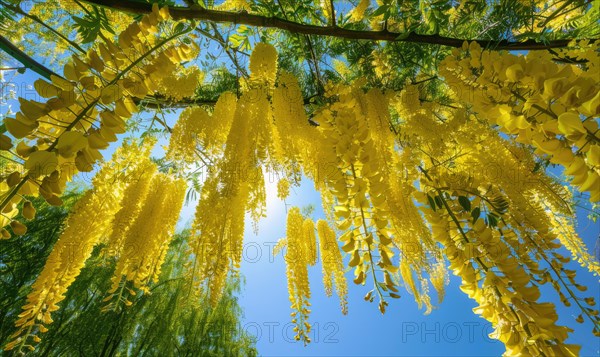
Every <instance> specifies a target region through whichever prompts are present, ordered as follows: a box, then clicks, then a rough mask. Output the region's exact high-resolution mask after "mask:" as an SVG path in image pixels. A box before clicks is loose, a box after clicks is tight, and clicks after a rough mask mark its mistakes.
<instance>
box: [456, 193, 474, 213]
mask: <svg viewBox="0 0 600 357" xmlns="http://www.w3.org/2000/svg"><path fill="white" fill-rule="evenodd" d="M458 203H460V205H461V207H462V208H463V209H464V210H465V211H470V210H471V201H469V199H468V198H467V197H465V196H459V197H458Z"/></svg>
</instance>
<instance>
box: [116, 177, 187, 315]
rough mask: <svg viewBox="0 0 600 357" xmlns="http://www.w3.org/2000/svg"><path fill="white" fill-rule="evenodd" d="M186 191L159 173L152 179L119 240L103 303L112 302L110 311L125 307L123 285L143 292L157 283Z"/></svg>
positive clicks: (183, 186)
mask: <svg viewBox="0 0 600 357" xmlns="http://www.w3.org/2000/svg"><path fill="white" fill-rule="evenodd" d="M138 182H139V181H138ZM186 188H187V186H186V184H185V181H184V180H182V179H172V178H170V177H169V175H167V174H163V173H157V174H155V175H153V176H152V179H151V180H150V183H149V189H148V193H147V195H146V197H145V200H144V201H143V204H142V205H141V208H140V209H139V214H138V215H137V217H136V218H135V220H134V221H133V222H130V227H129V229H128V232H127V236H126V237H125V239H124V240H123V247H122V254H121V255H120V256H119V260H118V262H117V267H116V268H115V274H114V277H113V279H112V287H111V289H110V290H109V294H110V295H109V296H108V297H107V299H106V300H107V301H108V300H113V302H112V304H111V305H109V306H111V307H112V308H114V307H116V306H118V304H119V303H121V302H122V301H124V302H125V304H126V305H128V304H129V302H128V300H127V299H126V297H125V296H124V287H125V285H126V282H127V281H131V282H132V283H133V286H134V287H135V288H138V289H141V290H142V291H145V292H147V291H148V290H147V285H148V284H149V283H150V282H151V281H157V280H158V273H159V272H160V266H161V265H162V263H163V260H164V257H165V253H166V248H167V247H168V245H169V242H170V241H171V238H172V237H173V233H174V230H175V225H176V223H177V220H178V218H179V212H180V211H181V207H182V206H183V199H184V196H185V190H186ZM125 198H127V197H125Z"/></svg>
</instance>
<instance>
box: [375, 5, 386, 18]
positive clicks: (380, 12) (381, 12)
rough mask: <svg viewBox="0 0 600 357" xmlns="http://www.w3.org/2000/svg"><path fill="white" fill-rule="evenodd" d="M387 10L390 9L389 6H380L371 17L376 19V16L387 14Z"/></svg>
mask: <svg viewBox="0 0 600 357" xmlns="http://www.w3.org/2000/svg"><path fill="white" fill-rule="evenodd" d="M389 9H390V5H381V6H380V7H378V8H377V10H375V11H374V12H373V14H372V16H373V17H376V16H380V15H384V14H387V13H388V10H389Z"/></svg>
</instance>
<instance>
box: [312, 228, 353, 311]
mask: <svg viewBox="0 0 600 357" xmlns="http://www.w3.org/2000/svg"><path fill="white" fill-rule="evenodd" d="M317 231H318V234H319V252H320V255H321V265H322V269H323V285H324V286H325V293H326V294H327V296H331V293H332V290H333V289H332V281H333V283H334V284H335V291H336V293H337V295H338V297H339V299H340V306H341V308H342V313H343V314H344V315H345V314H347V313H348V302H347V295H348V288H347V284H346V277H345V276H344V262H343V260H342V254H341V253H340V248H339V246H338V243H337V240H336V238H335V232H334V231H333V229H331V227H329V225H328V224H327V222H326V221H324V220H322V219H321V220H319V221H317Z"/></svg>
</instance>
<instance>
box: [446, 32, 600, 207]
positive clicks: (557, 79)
mask: <svg viewBox="0 0 600 357" xmlns="http://www.w3.org/2000/svg"><path fill="white" fill-rule="evenodd" d="M574 47H576V49H575V50H573V51H569V50H566V51H562V52H561V53H559V55H567V56H569V58H570V57H573V58H574V59H581V60H583V61H587V62H586V64H585V66H586V67H587V68H586V69H585V70H584V69H582V68H581V67H579V66H577V65H576V64H558V63H556V62H555V61H554V60H553V57H552V55H551V54H550V53H546V52H541V53H540V52H535V53H533V52H532V53H529V54H527V55H526V56H516V55H513V54H508V53H499V52H492V51H483V50H482V49H481V48H480V47H479V46H478V45H477V44H476V43H474V42H473V43H471V44H470V45H468V46H467V45H466V44H465V46H463V51H459V50H457V49H456V50H454V51H453V54H452V55H451V56H449V57H447V58H446V59H445V60H444V61H443V63H442V64H441V68H442V70H441V73H442V75H444V77H446V79H447V81H448V84H449V85H450V86H452V87H453V88H455V89H456V90H455V93H456V95H457V96H459V99H460V100H462V101H463V102H465V103H467V104H468V105H469V106H472V110H473V111H474V112H476V113H477V114H478V116H479V117H481V118H482V119H485V120H488V121H489V122H490V123H491V124H496V125H498V127H499V128H500V130H502V131H503V132H505V133H506V134H509V135H512V136H514V137H515V139H516V140H517V141H518V142H521V143H523V144H528V145H532V146H534V147H535V148H536V153H537V154H538V155H541V156H545V155H547V157H548V158H549V159H550V162H552V163H556V164H560V165H562V166H563V167H564V168H565V169H566V170H565V174H567V175H570V176H573V180H572V181H571V184H572V185H573V186H575V187H577V188H578V189H579V190H580V191H582V192H589V194H590V201H591V202H598V201H600V132H599V128H598V118H599V117H600V86H599V84H598V77H599V76H600V66H599V65H598V63H600V55H599V54H598V51H597V48H598V45H597V44H595V45H588V44H586V43H579V44H574ZM577 47H578V48H577Z"/></svg>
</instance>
